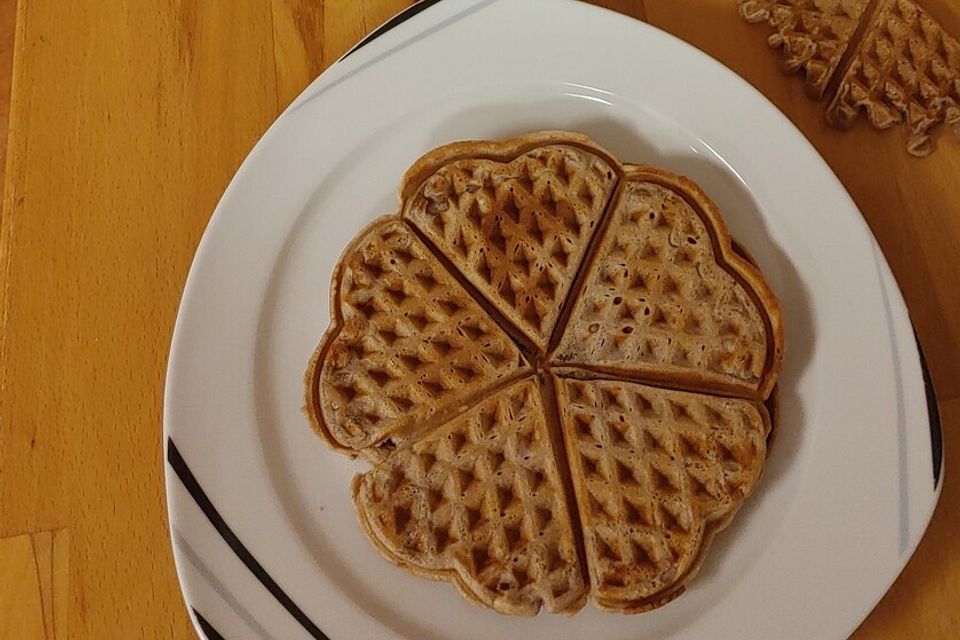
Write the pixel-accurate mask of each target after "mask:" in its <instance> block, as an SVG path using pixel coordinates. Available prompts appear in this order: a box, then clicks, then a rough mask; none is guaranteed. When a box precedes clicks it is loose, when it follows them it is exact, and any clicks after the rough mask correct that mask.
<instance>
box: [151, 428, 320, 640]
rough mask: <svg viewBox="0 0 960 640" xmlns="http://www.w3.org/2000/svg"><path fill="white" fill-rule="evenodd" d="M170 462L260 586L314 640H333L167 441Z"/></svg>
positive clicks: (171, 441)
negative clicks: (272, 573)
mask: <svg viewBox="0 0 960 640" xmlns="http://www.w3.org/2000/svg"><path fill="white" fill-rule="evenodd" d="M167 462H169V463H170V466H171V467H172V468H173V471H174V473H176V474H177V477H178V478H180V482H182V483H183V486H184V487H185V488H186V490H187V491H188V492H189V493H190V497H192V498H193V501H194V502H196V503H197V506H198V507H200V510H201V511H203V514H204V515H205V516H206V517H207V520H209V521H210V524H212V525H213V528H214V529H216V530H217V533H219V534H220V537H221V538H223V541H224V542H226V543H227V546H229V547H230V548H231V549H232V550H233V552H234V553H235V554H236V555H237V557H238V558H240V561H241V562H243V564H244V565H245V566H246V567H247V569H248V570H249V571H250V573H252V574H253V575H254V577H255V578H256V579H257V580H259V581H260V584H262V585H263V586H264V588H266V590H267V591H269V592H270V594H271V595H272V596H273V597H274V598H276V600H277V602H279V603H280V604H281V605H282V606H283V608H284V609H286V610H287V612H288V613H289V614H290V615H291V616H293V617H294V619H295V620H296V621H297V622H299V623H300V626H302V627H303V628H304V629H306V631H307V633H309V634H310V635H311V636H312V637H313V638H316V640H330V638H328V637H327V636H326V634H324V633H323V631H321V630H320V628H319V627H317V625H315V624H314V623H313V621H312V620H310V618H308V617H307V614H305V613H304V612H303V610H302V609H300V607H298V606H297V604H296V603H295V602H294V601H293V600H291V599H290V596H288V595H287V594H286V592H285V591H284V590H283V589H281V588H280V585H278V584H277V583H276V581H275V580H274V579H273V578H271V577H270V574H268V573H267V571H266V569H264V568H263V565H261V564H260V563H259V562H257V559H256V558H254V557H253V554H252V553H250V551H249V550H248V549H247V548H246V547H245V546H244V544H243V543H242V542H240V539H239V538H238V537H237V536H236V534H235V533H234V532H233V530H232V529H231V528H230V527H229V526H228V525H227V523H226V522H225V521H224V519H223V517H222V516H221V515H220V512H219V511H217V509H216V507H214V506H213V503H212V502H210V498H209V497H207V494H206V493H205V492H204V490H203V489H202V488H201V487H200V483H199V482H197V478H196V477H195V476H194V475H193V472H191V471H190V467H188V466H187V463H186V461H184V459H183V456H181V455H180V451H179V450H178V449H177V445H175V444H174V443H173V439H172V438H167ZM198 620H199V617H198Z"/></svg>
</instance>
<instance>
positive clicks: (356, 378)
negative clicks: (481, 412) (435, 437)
mask: <svg viewBox="0 0 960 640" xmlns="http://www.w3.org/2000/svg"><path fill="white" fill-rule="evenodd" d="M331 297H332V299H331V308H332V309H334V310H335V312H336V318H335V322H334V323H333V325H332V326H331V328H330V329H329V330H328V331H327V334H326V335H325V336H324V339H323V341H322V342H321V344H320V346H319V348H318V349H317V351H316V353H315V355H314V358H313V360H312V362H311V365H310V367H309V369H308V372H307V382H308V389H307V413H308V415H309V417H310V419H311V422H312V424H313V426H314V428H315V429H316V431H317V433H319V434H320V435H321V436H322V437H323V439H324V440H325V441H326V442H327V443H328V444H329V445H330V446H332V447H334V448H336V449H340V450H342V451H345V452H348V453H351V454H356V453H366V454H367V455H368V456H371V457H373V458H375V459H376V458H379V457H380V455H381V453H383V452H386V451H389V450H390V449H392V448H394V447H396V446H398V445H400V444H402V443H403V441H404V440H405V438H407V437H408V436H409V435H410V433H411V432H412V431H413V430H415V429H416V428H418V427H421V428H422V427H424V426H425V425H427V424H429V422H430V420H431V419H433V418H438V417H440V416H443V415H444V413H446V412H449V411H451V410H457V411H458V410H459V408H460V407H462V406H463V404H464V403H465V402H467V401H469V400H470V399H471V398H472V397H473V396H474V395H476V394H477V392H479V391H483V390H486V389H488V388H489V387H490V386H491V385H494V384H497V383H498V382H501V381H504V380H507V379H509V378H510V377H511V376H516V375H519V373H520V372H521V371H522V370H523V368H524V367H525V366H526V365H525V363H524V360H523V356H522V355H521V354H520V352H519V350H518V349H517V347H516V346H515V345H514V343H513V342H512V341H511V340H510V339H509V337H508V336H507V335H506V334H505V333H504V332H503V331H502V330H501V329H500V328H499V327H498V326H497V325H496V324H495V323H494V322H493V321H492V320H490V318H489V317H488V315H487V314H486V313H485V312H484V311H483V309H482V308H481V307H480V305H479V304H477V302H476V301H474V299H473V298H471V297H470V296H469V295H467V293H466V292H465V291H464V290H463V288H462V287H461V286H460V285H459V284H458V283H457V281H456V280H455V279H454V278H453V276H451V275H450V274H449V273H447V272H446V270H444V269H443V267H442V265H441V264H440V262H439V261H438V260H437V259H436V258H435V257H434V256H433V254H432V253H430V251H429V250H428V249H427V248H426V247H425V246H424V245H423V243H422V242H421V241H420V240H419V239H417V237H416V235H415V234H414V233H413V232H412V231H410V229H408V228H407V226H406V225H404V224H403V223H402V222H400V221H397V220H391V219H384V220H381V221H378V222H376V223H374V224H373V225H371V226H370V227H368V228H367V229H366V230H365V231H364V232H363V233H362V234H361V235H360V236H359V238H358V239H357V240H355V241H354V242H353V243H352V244H351V245H350V246H349V247H348V248H347V250H346V251H345V252H344V255H343V257H342V258H341V261H340V263H339V266H338V269H337V273H336V274H335V276H334V285H333V291H332V294H331ZM378 447H379V448H380V449H379V450H378V449H377V448H378Z"/></svg>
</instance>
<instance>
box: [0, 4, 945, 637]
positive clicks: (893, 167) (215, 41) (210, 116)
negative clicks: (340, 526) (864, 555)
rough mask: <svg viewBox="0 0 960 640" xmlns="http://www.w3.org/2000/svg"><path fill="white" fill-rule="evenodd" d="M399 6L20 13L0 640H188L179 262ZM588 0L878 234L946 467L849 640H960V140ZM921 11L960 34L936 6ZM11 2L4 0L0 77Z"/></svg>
mask: <svg viewBox="0 0 960 640" xmlns="http://www.w3.org/2000/svg"><path fill="white" fill-rule="evenodd" d="M408 4H409V2H407V1H405V0H360V1H358V0H327V1H326V2H322V1H320V0H272V2H271V1H270V0H229V1H228V0H179V1H170V2H143V1H141V0H73V1H72V2H42V1H39V2H34V1H29V0H21V2H20V5H19V8H18V15H17V22H16V44H15V47H14V52H15V68H14V74H13V91H12V95H11V103H10V114H11V116H10V131H9V147H8V162H7V165H6V166H7V176H6V186H5V195H4V209H3V217H2V220H0V296H2V297H0V310H2V314H0V640H7V639H8V638H17V639H20V638H26V639H32V638H45V639H47V640H49V639H51V638H96V639H98V640H99V639H102V638H124V639H125V638H188V637H192V630H191V627H190V624H189V621H188V619H187V615H186V610H185V608H184V605H183V602H182V600H181V598H180V594H179V591H178V589H177V583H176V577H175V574H174V567H173V560H172V557H171V552H170V543H169V542H168V537H167V535H168V531H167V524H166V518H165V506H164V496H163V485H162V472H163V466H162V465H163V461H162V460H161V453H160V445H161V438H160V434H161V399H162V392H163V376H164V372H165V364H166V355H167V349H168V346H169V341H170V335H171V330H172V327H173V321H174V318H175V314H176V309H177V304H178V301H179V298H180V293H181V290H182V287H183V282H184V278H185V276H186V273H187V268H188V266H189V264H190V260H191V258H192V256H193V252H194V250H195V248H196V245H197V242H198V241H199V239H200V235H201V233H202V231H203V228H204V226H205V224H206V222H207V219H208V217H209V215H210V213H211V212H212V210H213V207H214V205H215V204H216V202H217V199H218V198H219V197H220V195H221V193H222V192H223V189H224V187H225V186H226V184H227V181H228V180H229V179H230V177H231V176H232V175H233V173H234V171H235V170H236V168H237V167H238V166H239V164H240V162H241V161H242V160H243V158H244V156H245V155H246V153H247V152H248V151H249V150H250V148H251V146H252V145H253V143H254V142H255V141H256V140H257V138H258V137H259V136H260V135H261V134H262V133H263V131H264V130H265V129H266V127H267V126H268V125H269V124H270V123H271V121H272V120H273V119H274V118H275V117H276V116H277V114H278V113H279V112H280V110H281V109H283V107H284V106H285V105H286V104H287V103H289V102H290V101H291V100H292V99H293V98H294V97H295V96H296V95H297V94H298V92H299V91H300V90H301V89H302V88H303V87H305V86H306V85H307V84H308V83H309V82H310V80H312V79H313V78H314V77H315V76H316V75H317V74H318V73H320V72H321V71H322V70H323V69H324V68H325V67H326V66H328V65H329V64H330V63H331V62H333V61H334V60H335V59H336V58H337V56H338V55H339V54H340V53H342V52H343V51H344V50H345V49H347V48H348V47H349V46H351V45H352V44H353V43H354V42H356V41H357V40H358V39H359V38H360V37H361V36H363V35H364V34H365V33H366V32H368V31H370V30H371V29H373V28H375V27H376V26H377V25H378V24H380V23H381V22H382V21H383V20H385V19H386V18H388V17H389V16H390V15H392V14H393V13H394V12H396V11H397V10H399V9H401V8H403V7H404V6H406V5H408ZM596 4H601V5H604V6H607V7H608V8H612V9H615V10H619V11H622V12H624V13H628V14H631V15H633V16H634V17H637V18H645V19H647V20H648V21H649V22H651V23H653V24H655V25H657V26H659V27H661V28H663V29H665V30H667V31H670V32H672V33H674V34H676V35H678V36H679V37H681V38H683V39H685V40H687V41H689V42H691V43H693V44H694V45H696V46H697V47H699V48H701V49H703V50H705V51H707V52H708V53H710V54H711V55H713V56H715V57H717V58H718V59H720V60H721V61H723V62H724V63H726V64H727V65H728V66H730V67H731V68H733V69H734V70H735V71H737V72H738V73H740V74H741V75H742V76H744V77H745V78H746V79H747V80H748V81H750V82H751V83H753V84H754V85H755V86H756V87H757V88H759V89H760V90H761V91H762V92H763V93H765V94H766V95H767V96H768V97H769V98H770V99H771V100H773V102H775V103H776V104H777V105H778V106H779V107H780V108H781V109H782V110H783V111H784V112H785V113H786V114H787V115H788V116H789V117H790V118H791V119H792V120H793V121H794V122H795V123H796V124H797V126H798V127H799V128H800V129H801V130H802V131H803V132H804V133H805V134H806V135H807V136H808V137H809V138H810V140H811V141H812V142H813V144H814V145H815V146H816V147H817V148H818V149H819V150H820V152H821V153H822V154H823V155H824V157H825V158H826V159H827V161H828V162H829V163H830V165H831V166H832V167H833V169H834V170H835V171H836V173H837V174H838V175H839V177H840V179H841V180H842V181H843V183H844V184H845V185H846V186H847V188H848V189H849V190H850V192H851V194H852V195H853V197H854V198H855V200H856V201H857V204H858V205H859V206H860V208H861V210H862V211H863V214H864V216H865V217H866V219H867V221H868V222H869V224H870V226H871V228H872V229H873V230H874V233H875V234H876V235H877V238H878V240H879V241H880V244H881V245H882V247H883V249H884V251H885V253H886V255H887V258H888V260H889V261H890V264H891V266H892V268H893V270H894V272H895V274H896V275H897V278H898V280H899V282H900V285H901V287H902V289H903V292H904V295H905V297H906V299H907V303H908V305H909V307H910V310H911V314H912V316H913V319H914V322H915V324H916V327H917V331H918V333H919V336H920V340H921V342H922V344H923V346H924V348H925V349H926V352H927V355H928V360H929V364H930V368H931V371H932V374H933V378H934V381H935V384H936V387H937V390H938V392H939V394H940V398H941V401H942V409H943V427H944V438H945V449H946V452H947V458H948V460H947V466H948V472H947V475H946V481H945V486H944V491H943V497H942V499H941V501H940V506H939V508H938V510H937V513H936V515H935V516H934V520H933V523H932V524H931V526H930V529H929V532H928V534H927V536H926V538H925V539H924V541H923V542H922V544H921V546H920V549H919V550H918V552H917V554H916V556H915V557H914V558H913V559H912V560H911V562H910V564H909V566H908V567H907V569H906V570H905V572H904V573H903V575H902V576H901V577H900V579H899V580H898V581H897V583H896V585H895V586H894V587H893V589H892V590H891V591H890V592H889V593H888V595H887V596H886V597H885V598H884V599H883V601H882V602H881V603H880V604H879V606H878V607H877V609H876V610H875V611H874V612H873V614H871V616H870V617H869V618H868V619H867V621H866V622H865V623H864V624H863V625H862V627H861V628H860V629H859V630H858V631H857V633H856V634H855V636H854V637H855V638H856V639H857V640H887V639H891V640H892V639H894V638H897V639H899V638H904V637H912V638H924V639H934V640H938V639H942V640H947V639H952V638H956V637H960V613H958V612H960V609H958V607H957V606H956V603H957V602H960V546H958V545H957V544H956V538H955V536H956V532H957V531H958V530H960V476H958V475H957V474H956V473H952V472H955V471H956V470H957V469H958V468H960V436H958V428H960V373H958V372H960V368H958V367H957V362H960V313H957V310H958V309H960V287H958V286H957V283H958V282H960V259H958V252H957V248H958V247H960V143H958V142H957V141H955V140H943V141H941V143H940V145H939V147H940V148H939V150H938V151H937V152H936V153H935V154H934V155H933V156H932V157H929V158H927V159H923V160H917V159H914V158H911V157H909V156H907V155H906V153H904V152H903V139H902V137H901V136H900V135H899V133H897V132H892V133H885V134H884V133H877V132H874V131H871V130H868V129H867V128H866V127H863V126H861V127H858V128H856V129H855V130H853V131H851V132H847V133H840V132H837V131H833V130H830V129H828V128H827V127H826V126H825V124H824V122H823V119H822V105H818V104H816V103H813V102H811V101H809V100H808V99H807V98H806V96H805V94H804V92H803V87H802V83H801V82H800V81H798V80H796V79H790V78H786V77H784V76H782V75H781V74H780V73H779V71H778V70H777V61H776V57H775V56H774V55H773V54H772V53H771V52H769V51H768V50H767V48H766V45H765V43H764V36H765V34H764V31H763V29H762V28H758V27H755V26H750V25H746V24H744V23H742V22H741V21H740V20H739V19H738V18H737V17H736V13H735V11H734V5H735V0H646V2H644V3H641V2H636V1H629V0H604V1H597V2H596ZM924 5H925V6H927V7H928V8H929V9H930V10H931V12H933V13H934V15H936V16H937V17H938V18H939V19H941V20H942V21H943V22H944V23H945V24H946V25H947V26H948V27H949V28H950V29H951V30H952V31H953V32H954V33H960V7H958V5H957V4H956V3H955V2H952V0H927V2H925V3H924ZM11 6H12V4H11V3H10V2H9V0H5V1H3V2H0V84H3V79H4V78H3V71H2V52H3V47H4V46H5V45H4V43H3V42H2V36H3V29H4V28H5V27H4V26H3V25H6V26H9V18H8V19H7V21H6V22H3V15H8V16H9V15H10V14H12V11H10V7H11ZM5 10H6V11H7V14H4V13H3V11H5ZM2 97H3V93H2V90H0V116H2V113H3V112H2V108H3V107H4V106H5V105H4V104H3V100H2ZM9 611H16V612H18V613H17V614H16V615H14V616H10V615H7V612H9ZM812 615H815V612H812Z"/></svg>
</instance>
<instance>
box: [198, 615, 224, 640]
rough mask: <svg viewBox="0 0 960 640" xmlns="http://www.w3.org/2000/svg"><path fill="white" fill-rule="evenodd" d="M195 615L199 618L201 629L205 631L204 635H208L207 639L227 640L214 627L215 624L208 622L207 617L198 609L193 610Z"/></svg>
mask: <svg viewBox="0 0 960 640" xmlns="http://www.w3.org/2000/svg"><path fill="white" fill-rule="evenodd" d="M193 615H194V616H196V618H197V623H198V624H199V625H200V630H201V631H203V635H205V636H207V640H227V639H226V638H224V637H223V636H222V635H220V632H219V631H217V630H216V629H214V628H213V625H212V624H210V623H209V622H207V619H206V618H204V617H203V616H202V615H200V612H199V611H197V610H196V609H194V610H193Z"/></svg>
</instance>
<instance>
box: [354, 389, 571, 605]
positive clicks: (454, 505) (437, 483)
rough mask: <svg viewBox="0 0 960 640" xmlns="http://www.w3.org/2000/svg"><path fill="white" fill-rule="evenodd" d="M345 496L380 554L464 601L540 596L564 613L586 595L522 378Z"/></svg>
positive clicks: (534, 392)
mask: <svg viewBox="0 0 960 640" xmlns="http://www.w3.org/2000/svg"><path fill="white" fill-rule="evenodd" d="M560 455H561V456H562V453H561V454H560ZM354 503H355V504H356V507H357V510H358V513H359V517H360V522H361V524H362V525H363V528H364V529H365V530H366V532H367V534H368V535H369V536H370V539H371V540H372V541H373V542H374V544H375V546H376V547H377V548H378V549H379V550H380V552H381V553H383V554H384V555H385V556H386V557H387V558H388V559H389V560H390V561H392V562H394V563H396V564H398V565H399V566H401V567H403V568H405V569H407V570H409V571H412V572H414V573H417V574H419V575H422V576H425V577H428V578H433V579H437V580H453V581H454V582H455V583H456V586H457V588H458V589H459V590H460V591H461V592H462V593H463V595H464V596H465V597H467V599H469V600H471V601H473V602H477V603H480V604H483V605H485V606H487V607H492V608H493V609H495V610H497V611H500V612H503V613H511V614H522V615H534V614H536V613H537V612H538V611H539V609H540V607H541V605H543V606H545V607H546V608H547V609H548V610H550V611H554V612H566V613H573V612H575V611H577V610H578V609H580V607H582V606H583V604H584V602H585V600H586V597H587V585H586V579H585V577H584V571H583V568H582V565H581V562H580V559H579V556H578V552H577V545H576V542H575V539H574V532H573V525H572V523H571V519H570V511H569V508H568V506H567V500H566V497H565V494H564V490H563V485H562V480H561V476H560V472H559V470H558V467H557V452H556V451H555V450H554V446H553V444H552V440H551V435H550V432H549V431H548V429H547V424H546V421H545V418H544V407H543V404H542V401H541V398H540V391H539V389H538V388H537V383H536V382H535V381H534V379H532V378H527V379H525V380H522V381H519V382H516V383H514V384H512V385H511V386H508V387H507V388H505V389H503V390H501V391H500V392H499V393H496V394H494V395H492V396H490V397H489V398H487V399H486V400H484V401H482V402H480V403H479V404H478V405H476V406H475V407H473V408H472V409H470V410H468V411H467V412H466V413H464V414H462V415H460V416H459V417H457V418H455V419H454V420H452V421H451V422H449V423H448V424H447V425H445V426H444V427H442V428H441V429H439V430H436V431H434V432H431V433H429V434H427V435H426V436H425V437H423V438H422V439H420V440H418V441H416V442H413V443H412V444H411V446H410V447H409V448H405V449H400V450H398V451H396V452H395V453H393V454H392V455H391V456H390V457H389V458H387V459H386V460H385V461H384V462H381V463H380V464H379V465H377V466H376V467H374V468H373V469H372V470H371V471H369V472H368V473H366V474H365V475H363V476H358V477H357V479H356V480H355V481H354Z"/></svg>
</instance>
